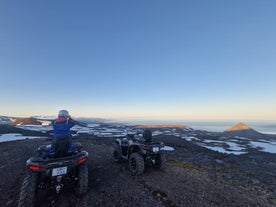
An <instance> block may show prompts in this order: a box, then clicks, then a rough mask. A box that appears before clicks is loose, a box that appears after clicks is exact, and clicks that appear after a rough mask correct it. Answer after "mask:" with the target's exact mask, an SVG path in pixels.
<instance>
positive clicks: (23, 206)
mask: <svg viewBox="0 0 276 207" xmlns="http://www.w3.org/2000/svg"><path fill="white" fill-rule="evenodd" d="M37 181H38V174H37V173H33V172H31V171H29V170H28V172H27V174H26V175H25V178H24V180H23V183H22V186H21V192H20V197H19V202H18V207H33V206H35V193H36V187H37Z"/></svg>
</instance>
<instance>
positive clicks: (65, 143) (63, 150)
mask: <svg viewBox="0 0 276 207" xmlns="http://www.w3.org/2000/svg"><path fill="white" fill-rule="evenodd" d="M71 143H72V138H71V137H59V138H57V139H56V140H55V141H54V142H53V144H52V147H53V148H54V150H55V155H54V156H55V157H65V156H67V155H68V150H69V147H70V145H71Z"/></svg>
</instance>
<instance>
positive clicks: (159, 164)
mask: <svg viewBox="0 0 276 207" xmlns="http://www.w3.org/2000/svg"><path fill="white" fill-rule="evenodd" d="M165 162H166V159H165V155H164V154H158V155H157V157H156V159H155V165H154V166H153V167H154V168H155V169H157V170H161V169H164V167H165Z"/></svg>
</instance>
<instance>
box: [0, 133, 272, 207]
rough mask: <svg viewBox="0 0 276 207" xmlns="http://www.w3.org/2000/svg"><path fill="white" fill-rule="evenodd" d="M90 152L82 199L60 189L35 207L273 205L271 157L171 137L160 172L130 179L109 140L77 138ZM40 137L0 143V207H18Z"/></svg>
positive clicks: (65, 189)
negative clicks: (239, 153) (86, 188)
mask: <svg viewBox="0 0 276 207" xmlns="http://www.w3.org/2000/svg"><path fill="white" fill-rule="evenodd" d="M78 139H79V141H80V142H82V144H83V146H84V149H85V150H87V151H88V152H89V161H88V163H87V164H88V167H89V191H88V192H87V194H86V195H85V196H83V197H81V198H79V197H77V196H76V195H75V193H74V192H73V190H72V189H69V188H64V189H63V191H62V192H61V194H60V195H59V196H56V195H55V194H53V193H52V194H51V193H50V194H49V193H48V194H47V193H45V194H40V195H39V198H38V206H61V204H62V206H70V207H71V206H72V207H74V206H118V207H119V206H120V207H124V206H125V207H127V206H149V207H151V206H152V207H153V206H160V207H161V206H166V207H169V206H275V205H276V190H275V189H276V155H275V154H269V153H258V152H256V153H252V154H248V155H246V156H234V155H224V154H220V153H216V152H213V151H210V150H208V149H205V148H202V147H199V146H196V145H194V144H192V143H188V142H185V141H184V140H180V139H178V138H175V137H172V136H168V137H165V136H161V137H158V138H157V139H159V140H162V141H164V142H165V144H167V145H169V146H173V147H175V151H174V152H167V153H166V157H167V166H166V168H165V169H164V170H162V171H156V170H154V169H151V168H147V170H146V172H145V173H144V174H143V175H142V176H131V175H130V172H129V170H128V164H127V162H125V163H121V164H118V163H115V162H114V161H113V160H112V151H113V143H114V139H112V138H97V137H93V136H91V137H87V136H86V137H85V138H82V137H79V138H78ZM45 142H46V143H47V142H48V141H45V140H43V139H35V140H21V141H14V142H6V143H0V151H1V152H2V156H1V158H0V164H1V170H0V206H7V207H14V206H17V202H18V198H19V193H20V186H21V183H22V180H23V176H24V170H25V161H26V160H27V159H28V158H29V157H30V156H32V155H33V152H34V150H35V149H36V148H37V147H38V146H39V145H41V144H44V143H45Z"/></svg>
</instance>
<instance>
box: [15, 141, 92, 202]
mask: <svg viewBox="0 0 276 207" xmlns="http://www.w3.org/2000/svg"><path fill="white" fill-rule="evenodd" d="M51 147H52V146H51V145H42V146H40V147H39V148H38V150H37V153H36V155H35V156H33V157H31V158H30V159H28V160H27V162H26V166H27V172H26V175H25V178H24V181H23V183H22V187H21V193H20V198H19V204H18V206H19V207H32V206H35V203H36V194H37V193H39V192H40V191H42V190H53V191H55V192H56V193H57V194H59V193H60V191H61V189H62V187H63V186H64V185H67V184H68V185H71V186H74V187H75V190H76V193H77V195H83V194H84V193H86V192H87V189H88V168H87V165H86V164H85V162H86V161H87V159H88V152H86V151H82V146H81V144H80V143H78V142H75V143H71V141H70V140H69V139H68V138H59V139H58V140H57V141H56V142H55V143H54V144H53V148H51ZM50 149H54V152H53V153H51V150H50Z"/></svg>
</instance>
